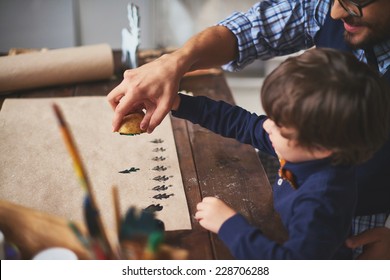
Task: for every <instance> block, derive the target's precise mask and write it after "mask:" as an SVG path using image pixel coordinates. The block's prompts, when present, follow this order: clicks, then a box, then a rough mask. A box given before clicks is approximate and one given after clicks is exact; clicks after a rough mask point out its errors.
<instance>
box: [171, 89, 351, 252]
mask: <svg viewBox="0 0 390 280" xmlns="http://www.w3.org/2000/svg"><path fill="white" fill-rule="evenodd" d="M172 113H173V115H174V116H176V117H179V118H184V119H187V120H189V121H191V122H192V123H195V124H199V125H201V126H203V127H205V128H207V129H209V130H211V131H213V132H215V133H217V134H220V135H222V136H225V137H229V138H235V139H237V140H238V141H240V142H241V143H246V144H250V145H252V146H253V147H255V148H257V149H259V150H262V151H264V152H267V153H269V154H272V155H274V156H276V154H275V151H274V149H273V147H272V145H271V143H270V141H269V137H268V134H267V133H266V131H265V130H264V129H263V123H264V121H265V120H266V119H267V117H266V116H258V115H256V114H251V113H250V112H248V111H246V110H244V109H242V108H240V107H238V106H232V105H230V104H227V103H225V102H222V101H219V102H217V101H214V100H211V99H209V98H207V97H203V96H202V97H190V96H185V95H181V103H180V108H179V109H178V110H177V111H173V112H172ZM285 168H287V169H289V170H290V171H292V172H293V174H294V175H295V177H296V183H297V185H298V187H297V189H296V190H295V189H293V188H292V187H291V186H290V184H289V183H288V182H287V181H283V180H281V178H279V179H280V180H276V183H275V185H274V186H273V196H274V207H275V209H276V211H277V212H278V213H279V214H280V216H281V219H282V222H283V224H284V226H285V227H286V229H287V231H288V235H289V238H288V240H287V241H286V242H285V243H284V244H282V245H279V244H277V243H276V242H274V241H272V240H270V239H268V238H266V237H265V236H264V235H263V234H262V232H261V230H260V229H259V228H256V227H254V226H252V225H250V224H249V223H248V221H246V220H245V219H244V217H243V216H241V215H240V214H236V215H235V216H233V217H232V218H230V219H228V220H227V221H226V222H225V223H224V224H223V225H222V227H221V229H220V231H219V232H218V235H219V237H220V238H221V239H222V240H223V242H224V243H225V244H226V245H227V247H228V248H229V249H230V251H231V252H232V254H233V256H234V257H236V258H238V259H348V258H351V257H352V256H351V251H350V250H349V249H347V248H346V247H345V246H344V242H345V239H346V238H347V236H348V235H349V233H350V226H351V221H352V218H353V215H354V212H355V207H356V200H357V185H356V181H355V178H356V176H355V168H352V167H341V166H333V165H331V164H330V161H329V159H322V160H313V161H307V162H302V163H289V162H287V163H286V165H285Z"/></svg>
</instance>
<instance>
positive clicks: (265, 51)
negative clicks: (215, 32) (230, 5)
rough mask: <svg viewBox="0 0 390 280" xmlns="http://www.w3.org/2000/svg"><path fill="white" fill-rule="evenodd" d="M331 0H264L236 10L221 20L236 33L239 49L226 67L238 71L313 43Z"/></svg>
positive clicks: (307, 46)
mask: <svg viewBox="0 0 390 280" xmlns="http://www.w3.org/2000/svg"><path fill="white" fill-rule="evenodd" d="M329 1H330V0H322V1H321V0H317V1H310V0H304V1H294V0H263V1H261V2H259V3H257V4H255V5H254V6H253V7H251V8H250V9H249V11H248V12H246V13H240V12H235V13H233V14H232V15H231V16H230V17H228V18H227V19H225V20H223V21H221V22H219V23H218V24H219V25H222V26H225V27H227V28H228V29H230V30H231V31H232V32H233V33H234V34H235V36H236V38H237V42H238V51H239V53H238V58H237V60H235V61H232V62H230V63H228V64H227V65H225V66H224V69H225V70H228V71H237V70H240V69H242V68H244V67H245V66H246V65H247V64H249V63H251V62H252V61H253V60H255V59H262V60H266V59H269V58H272V57H275V56H282V55H287V54H291V53H295V52H297V51H299V50H303V49H307V48H310V47H312V46H313V40H312V38H313V36H314V35H315V33H316V32H317V31H318V30H319V28H320V26H321V25H322V23H323V22H324V20H325V17H326V14H327V12H328V10H329Z"/></svg>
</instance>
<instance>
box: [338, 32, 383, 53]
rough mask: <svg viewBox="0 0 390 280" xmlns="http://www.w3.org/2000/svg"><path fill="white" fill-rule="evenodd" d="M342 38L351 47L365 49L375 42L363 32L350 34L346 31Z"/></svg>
mask: <svg viewBox="0 0 390 280" xmlns="http://www.w3.org/2000/svg"><path fill="white" fill-rule="evenodd" d="M344 40H345V42H346V43H347V45H348V46H349V47H350V48H352V49H365V48H367V47H371V46H373V45H374V44H375V42H373V41H372V40H370V39H369V38H368V37H367V36H364V35H363V34H352V33H349V32H347V31H345V32H344Z"/></svg>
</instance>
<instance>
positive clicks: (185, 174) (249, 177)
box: [0, 52, 286, 259]
mask: <svg viewBox="0 0 390 280" xmlns="http://www.w3.org/2000/svg"><path fill="white" fill-rule="evenodd" d="M114 59H115V66H116V67H115V69H116V70H115V74H116V75H115V78H113V79H111V80H106V81H96V82H89V83H80V84H75V85H67V86H58V87H50V88H41V89H33V90H24V91H19V92H13V93H9V94H7V95H3V96H0V108H1V105H2V103H3V101H4V99H5V98H22V97H23V98H36V97H67V96H91V95H94V96H105V95H107V94H108V93H109V92H110V91H111V90H112V89H113V88H114V87H115V86H117V85H118V84H119V83H120V82H121V80H122V74H123V70H124V69H123V67H122V66H121V63H120V53H119V52H114ZM180 88H181V90H186V91H191V92H192V93H193V94H194V95H207V96H209V97H211V98H213V99H216V100H224V101H227V102H229V103H234V100H233V97H232V94H231V92H230V90H229V88H228V86H227V83H226V80H225V77H224V75H223V73H222V72H217V73H215V72H211V73H209V74H207V73H206V74H205V73H202V74H199V75H192V76H188V77H184V78H183V79H182V81H181V85H180ZM172 125H173V130H174V131H173V132H174V137H175V142H176V148H177V151H178V157H179V163H180V168H181V172H182V178H183V183H184V188H185V193H186V196H187V201H188V207H189V212H190V215H191V223H192V227H193V229H192V230H183V231H170V232H167V234H166V241H167V242H168V243H172V244H174V245H177V246H180V247H182V248H186V249H188V251H189V253H190V255H189V257H190V259H231V258H232V256H231V254H230V253H229V251H228V249H227V248H226V247H225V246H224V244H223V243H222V242H221V241H220V240H219V239H218V237H217V236H216V235H215V234H212V233H210V232H208V231H206V230H205V229H203V228H202V227H201V226H200V225H199V223H198V222H197V221H196V220H195V219H194V214H195V212H196V205H197V203H198V202H200V201H201V200H202V198H203V197H205V196H218V197H219V198H221V199H223V200H224V201H226V202H227V203H228V204H229V205H231V206H232V207H233V208H234V209H236V210H237V211H238V212H240V213H242V214H243V215H244V216H245V217H246V218H247V219H248V220H249V221H251V222H252V223H253V224H255V225H257V226H259V227H260V228H261V229H262V230H263V232H264V234H265V235H267V236H268V237H269V238H272V239H274V240H276V241H279V242H281V241H282V240H284V238H285V236H286V235H285V234H284V231H283V229H282V228H281V226H280V223H279V219H278V217H277V216H276V215H275V213H274V212H273V207H272V194H271V188H270V185H269V182H268V179H267V176H266V173H265V171H264V169H263V167H262V164H261V162H260V160H259V158H258V156H257V154H256V152H255V150H254V149H253V148H252V147H251V146H249V145H243V144H240V143H238V142H237V141H235V140H232V139H227V138H223V137H221V136H219V135H216V134H214V133H212V132H210V131H208V130H206V129H203V128H201V127H200V126H198V125H193V124H191V123H189V122H187V121H184V120H181V119H177V118H174V117H172Z"/></svg>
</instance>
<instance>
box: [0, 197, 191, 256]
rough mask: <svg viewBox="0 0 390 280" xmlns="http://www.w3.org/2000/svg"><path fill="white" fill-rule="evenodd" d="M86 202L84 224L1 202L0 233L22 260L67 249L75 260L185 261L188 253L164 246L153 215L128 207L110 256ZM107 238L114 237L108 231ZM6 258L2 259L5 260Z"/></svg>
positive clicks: (162, 236) (112, 233)
mask: <svg viewBox="0 0 390 280" xmlns="http://www.w3.org/2000/svg"><path fill="white" fill-rule="evenodd" d="M88 203H89V202H88V200H87V199H86V201H85V202H84V209H85V216H86V223H85V224H84V223H81V222H70V221H69V220H67V219H65V218H62V217H58V216H55V215H52V214H48V213H45V212H42V211H38V210H35V209H32V208H28V207H24V206H21V205H18V204H15V203H12V202H9V201H1V200H0V230H1V232H3V234H4V238H5V240H6V241H7V242H9V243H10V244H13V245H14V247H15V248H17V250H18V251H19V253H20V258H21V259H32V258H33V257H34V256H36V255H37V254H38V253H39V252H41V251H44V250H45V249H48V248H54V247H56V248H67V249H69V250H71V251H72V252H74V253H75V254H76V255H77V258H78V259H82V260H83V259H84V260H87V259H133V260H136V259H156V260H158V259H186V258H187V256H188V252H187V251H186V250H184V249H180V248H174V247H172V246H169V245H167V244H164V225H163V223H162V222H161V221H160V220H158V219H156V218H155V217H154V213H150V212H147V211H144V210H141V211H137V209H136V208H134V207H131V208H130V209H129V210H128V211H127V213H126V215H125V216H124V217H123V218H121V224H120V226H119V228H120V231H119V232H118V235H117V236H118V240H117V241H115V240H113V241H114V242H113V243H116V244H118V245H117V246H116V245H114V246H113V248H117V249H114V250H116V251H115V253H114V254H113V253H111V252H110V251H109V249H108V247H107V245H106V244H104V241H103V240H102V239H101V238H99V234H97V233H98V231H99V230H98V229H97V226H96V223H94V222H91V220H92V221H93V220H94V219H95V217H94V216H95V215H96V213H93V211H92V212H91V209H90V208H89V206H88ZM108 235H109V236H110V237H113V236H114V237H115V236H116V235H115V234H114V231H113V232H109V233H108ZM6 257H7V256H5V258H6Z"/></svg>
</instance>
